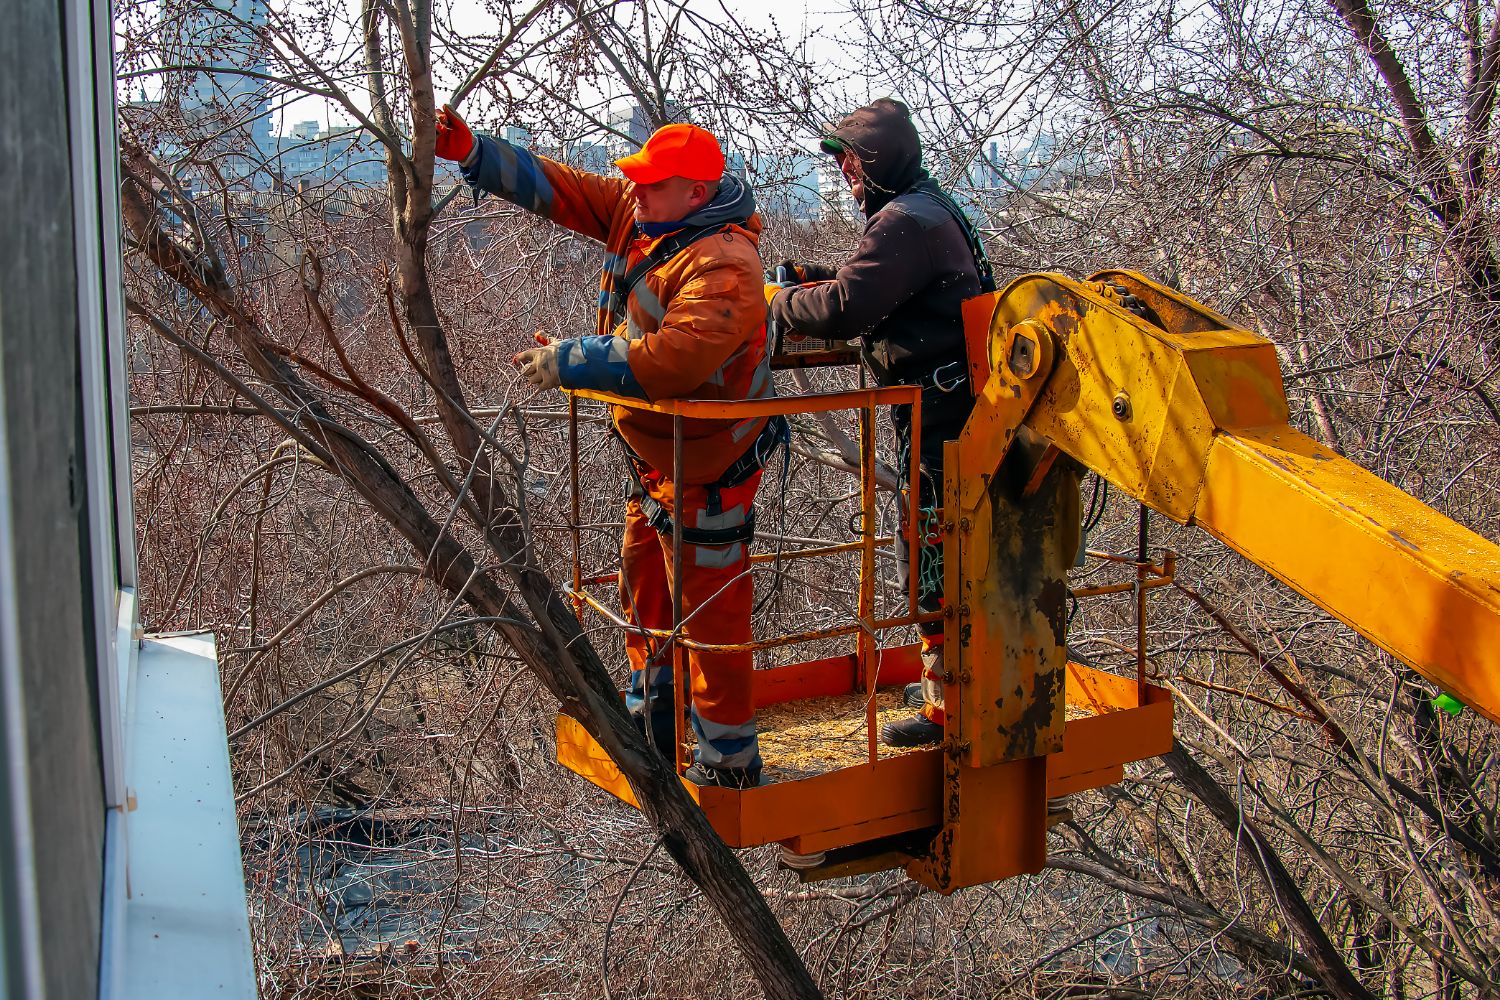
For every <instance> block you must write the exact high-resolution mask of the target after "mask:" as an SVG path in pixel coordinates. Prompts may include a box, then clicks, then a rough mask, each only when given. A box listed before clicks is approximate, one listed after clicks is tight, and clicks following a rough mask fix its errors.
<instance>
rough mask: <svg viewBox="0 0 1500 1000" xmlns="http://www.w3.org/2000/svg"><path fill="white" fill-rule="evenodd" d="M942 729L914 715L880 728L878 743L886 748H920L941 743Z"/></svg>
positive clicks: (926, 718) (920, 716)
mask: <svg viewBox="0 0 1500 1000" xmlns="http://www.w3.org/2000/svg"><path fill="white" fill-rule="evenodd" d="M942 740H943V727H942V726H940V725H938V724H937V723H936V722H933V721H932V720H931V719H929V718H928V717H927V716H925V715H914V716H912V717H911V718H910V719H903V720H901V721H900V722H887V723H886V724H885V725H883V726H881V727H880V742H882V743H884V744H885V745H886V746H888V747H922V746H927V745H928V744H930V743H941V742H942Z"/></svg>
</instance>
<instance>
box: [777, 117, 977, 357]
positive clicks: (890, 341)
mask: <svg viewBox="0 0 1500 1000" xmlns="http://www.w3.org/2000/svg"><path fill="white" fill-rule="evenodd" d="M840 145H842V147H843V148H844V149H845V150H847V151H848V152H850V153H852V154H853V155H855V156H858V157H859V160H860V164H861V166H862V167H863V171H864V181H865V196H864V203H863V204H862V205H861V206H860V207H861V208H862V209H863V210H864V213H865V217H866V219H867V221H866V223H865V231H864V235H863V237H862V238H861V239H860V241H859V247H858V248H857V249H856V250H855V252H854V256H853V257H851V258H850V259H849V260H848V261H847V262H846V263H845V264H844V265H843V266H842V267H840V268H839V269H838V271H837V273H836V275H835V276H834V279H833V280H832V281H829V282H825V283H822V284H815V285H807V286H803V287H798V288H789V289H787V290H786V291H784V292H781V293H780V294H779V295H777V297H776V299H775V300H774V301H773V303H772V305H771V312H772V315H773V316H775V318H776V319H777V320H779V321H781V322H782V323H784V324H786V325H787V326H790V327H791V328H793V329H795V330H798V331H800V332H802V333H805V334H808V335H810V336H814V337H826V338H830V339H835V340H852V339H854V338H855V337H859V338H861V343H862V345H863V353H864V356H865V361H866V363H867V364H869V366H870V369H871V371H872V372H874V374H875V377H876V380H877V381H878V382H880V383H881V384H882V385H895V384H899V383H908V384H910V383H918V382H921V381H923V380H924V379H925V378H928V377H930V376H931V375H932V373H933V371H934V370H935V369H938V368H942V367H944V366H946V365H948V364H949V363H950V362H958V363H959V367H958V369H957V371H958V372H962V371H964V370H965V369H964V367H963V362H964V338H963V320H962V317H961V315H960V308H959V307H960V304H961V303H962V302H963V300H964V299H966V298H969V297H971V296H974V295H978V294H979V291H980V278H979V268H978V266H977V264H976V263H975V256H974V251H973V249H972V247H971V244H970V233H969V232H968V231H966V230H965V227H964V226H963V225H962V224H961V223H960V222H959V220H958V216H957V215H956V214H955V212H956V211H957V207H956V206H954V205H953V204H952V201H951V199H949V198H948V197H947V195H946V194H944V193H943V191H942V189H941V188H939V187H938V185H937V183H936V182H935V181H933V180H932V179H931V178H930V177H929V176H928V175H927V171H926V170H924V169H922V146H921V142H920V141H919V140H918V138H917V131H916V128H915V127H914V126H913V125H912V121H911V113H910V111H909V110H908V109H907V107H906V105H904V104H902V103H901V102H900V101H896V100H891V99H890V98H882V99H881V100H878V101H876V102H874V103H873V104H870V105H868V106H866V107H863V108H860V109H859V110H857V111H855V112H854V113H853V114H851V115H849V117H847V118H845V119H844V120H843V121H841V122H839V123H838V125H837V126H835V127H834V129H833V130H832V132H831V133H830V136H829V139H826V140H825V141H824V149H825V150H828V151H830V152H832V151H833V150H835V149H837V148H839V146H840Z"/></svg>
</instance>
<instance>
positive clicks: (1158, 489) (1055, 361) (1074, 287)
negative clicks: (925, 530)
mask: <svg viewBox="0 0 1500 1000" xmlns="http://www.w3.org/2000/svg"><path fill="white" fill-rule="evenodd" d="M1111 286H1114V287H1113V288H1112V287H1111ZM1116 289H1123V290H1124V291H1125V292H1128V293H1129V294H1130V295H1133V296H1135V297H1136V298H1137V299H1138V300H1139V301H1140V302H1141V303H1144V305H1145V306H1146V307H1148V309H1146V310H1140V311H1141V312H1144V313H1145V314H1146V315H1152V314H1154V316H1153V318H1159V319H1160V320H1161V324H1160V325H1157V324H1156V323H1154V322H1150V321H1148V320H1146V319H1143V318H1142V317H1141V316H1140V315H1137V314H1136V312H1135V311H1132V310H1131V309H1127V308H1126V307H1125V305H1124V299H1123V297H1122V296H1121V295H1120V294H1119V292H1118V291H1116ZM968 308H969V310H970V312H969V319H970V321H971V322H970V324H969V328H970V329H969V332H970V346H971V366H972V367H973V369H974V372H975V375H976V384H982V385H983V388H982V391H980V393H979V404H978V407H977V408H976V413H975V416H974V418H972V419H971V420H970V422H969V425H968V427H967V428H966V429H965V431H964V434H963V436H962V438H961V439H960V440H959V442H958V443H957V448H958V460H959V463H960V466H961V467H962V469H963V470H964V473H963V475H961V476H960V477H958V482H957V483H956V484H955V487H954V488H955V489H956V491H957V493H958V494H959V495H958V496H957V497H955V499H958V500H959V511H958V519H959V520H960V521H962V520H963V519H965V518H967V519H971V520H972V519H974V518H976V517H979V516H980V514H981V508H983V507H986V506H987V505H988V496H987V492H988V491H989V489H990V478H991V477H990V475H986V474H985V473H991V474H993V472H994V470H997V469H998V468H999V467H1000V465H1001V462H1002V460H1004V459H1005V458H1006V456H1007V454H1008V453H1010V451H1011V450H1012V445H1013V443H1014V442H1015V441H1016V440H1017V439H1018V437H1022V436H1024V434H1023V433H1022V432H1020V431H1019V430H1018V428H1020V427H1022V426H1024V427H1025V428H1028V429H1029V430H1030V431H1032V432H1035V434H1036V435H1037V436H1038V437H1039V438H1041V439H1042V440H1044V441H1045V442H1048V443H1050V444H1052V445H1055V446H1056V448H1057V449H1059V450H1060V451H1061V452H1063V453H1066V454H1068V455H1070V456H1072V457H1073V458H1075V459H1077V460H1078V461H1079V462H1080V463H1082V464H1083V465H1085V466H1087V467H1088V468H1090V469H1093V470H1094V471H1095V472H1097V473H1098V474H1099V475H1101V476H1103V477H1104V478H1105V479H1107V480H1108V481H1109V482H1110V483H1112V484H1114V486H1115V487H1117V488H1118V489H1120V490H1122V491H1124V492H1125V493H1128V494H1129V495H1130V496H1132V497H1135V498H1137V499H1139V500H1140V501H1141V502H1142V503H1144V504H1146V505H1147V506H1148V507H1150V508H1151V509H1153V510H1155V511H1158V512H1159V513H1161V514H1164V515H1166V516H1167V517H1170V518H1172V519H1173V520H1174V521H1178V522H1180V523H1183V524H1196V525H1198V526H1200V527H1202V528H1203V529H1204V530H1206V531H1208V532H1209V533H1210V534H1212V535H1214V536H1215V537H1217V538H1219V539H1220V540H1222V541H1223V542H1224V543H1225V544H1227V545H1229V546H1230V547H1231V548H1233V549H1235V550H1236V551H1238V552H1240V553H1241V554H1242V555H1244V556H1245V557H1246V558H1248V559H1250V560H1251V561H1252V562H1255V563H1256V564H1258V565H1260V566H1262V567H1264V568H1265V569H1266V570H1268V571H1269V572H1271V573H1272V574H1274V575H1275V576H1276V577H1277V578H1278V579H1280V580H1281V581H1283V582H1284V583H1286V584H1287V585H1288V586H1290V587H1292V588H1294V589H1296V590H1297V591H1299V592H1300V593H1302V594H1303V595H1304V596H1305V597H1307V598H1308V599H1309V600H1311V601H1313V602H1314V603H1315V604H1317V605H1318V606H1319V607H1322V608H1323V609H1325V610H1326V611H1328V612H1329V613H1330V614H1333V615H1335V616H1337V617H1338V618H1339V619H1340V620H1342V621H1343V622H1345V623H1346V624H1348V625H1349V626H1350V627H1351V628H1353V629H1354V630H1355V631H1357V632H1359V633H1360V634H1361V635H1363V636H1365V637H1366V638H1368V639H1369V640H1370V641H1371V642H1373V643H1375V644H1376V645H1378V646H1380V647H1381V648H1382V649H1384V650H1386V651H1387V652H1389V653H1390V654H1391V655H1393V656H1395V657H1397V658H1398V659H1400V660H1402V661H1403V662H1404V663H1406V664H1408V665H1410V666H1411V667H1412V668H1413V669H1414V670H1416V671H1417V672H1418V673H1420V674H1421V675H1422V676H1424V677H1426V678H1428V679H1429V680H1431V681H1432V682H1433V683H1434V684H1436V685H1438V686H1439V687H1440V688H1442V689H1443V690H1445V691H1448V692H1450V693H1451V694H1453V695H1454V696H1456V697H1457V698H1459V699H1460V700H1462V701H1463V702H1464V703H1465V704H1467V705H1469V706H1471V707H1472V708H1474V709H1475V710H1476V711H1478V712H1480V713H1481V714H1483V715H1484V716H1485V717H1486V718H1489V719H1490V720H1492V721H1496V722H1500V547H1497V546H1496V545H1494V544H1493V543H1491V542H1490V541H1488V540H1486V539H1484V538H1481V537H1480V536H1479V535H1476V534H1475V533H1473V532H1472V531H1469V530H1468V529H1467V528H1464V527H1462V526H1460V525H1458V524H1456V523H1454V522H1453V521H1451V520H1449V519H1448V518H1446V517H1444V516H1443V515H1441V514H1439V513H1437V512H1436V511H1434V510H1432V509H1431V508H1429V507H1427V506H1425V505H1424V504H1422V503H1421V502H1419V501H1418V500H1416V499H1415V498H1413V497H1412V496H1410V495H1409V494H1407V493H1404V492H1402V491H1401V490H1399V489H1397V488H1396V487H1394V486H1392V485H1390V484H1389V483H1387V482H1385V481H1384V480H1382V479H1380V478H1378V477H1377V476H1374V475H1372V474H1371V473H1369V472H1367V471H1365V470H1364V469H1361V468H1360V467H1359V466H1357V465H1355V464H1354V463H1352V462H1350V461H1348V460H1346V459H1344V458H1343V457H1341V456H1340V455H1338V454H1336V453H1335V452H1333V451H1331V450H1329V449H1328V448H1325V447H1323V446H1322V445H1320V444H1318V443H1317V442H1316V441H1313V440H1312V439H1311V438H1309V437H1307V436H1306V435H1304V434H1301V433H1299V432H1298V431H1296V430H1293V429H1292V427H1291V426H1289V425H1288V423H1287V412H1288V411H1287V404H1286V396H1285V392H1284V390H1283V388H1282V382H1281V371H1280V367H1279V365H1278V363H1277V359H1276V353H1275V350H1274V348H1273V347H1272V345H1271V343H1270V342H1269V341H1266V340H1264V339H1262V338H1260V337H1257V336H1255V335H1253V334H1251V333H1249V332H1248V331H1246V330H1243V329H1239V328H1237V327H1235V326H1234V325H1233V324H1231V323H1230V322H1229V321H1228V320H1226V319H1225V318H1224V317H1222V316H1219V315H1217V314H1215V313H1213V312H1211V311H1210V310H1208V309H1205V308H1204V307H1202V306H1201V305H1199V304H1197V303H1195V302H1193V301H1192V300H1190V299H1188V298H1186V297H1184V296H1182V295H1179V294H1178V293H1176V292H1173V291H1171V290H1170V289H1167V288H1164V287H1162V286H1160V285H1157V284H1155V283H1153V282H1150V281H1148V280H1147V279H1145V278H1143V277H1141V276H1140V275H1137V274H1133V273H1130V272H1126V271H1109V272H1103V273H1100V274H1097V275H1094V276H1093V278H1092V279H1091V280H1090V281H1089V282H1077V281H1073V280H1070V279H1068V278H1065V277H1063V276H1061V275H1055V274H1033V275H1027V276H1025V277H1022V278H1019V279H1017V280H1016V281H1014V282H1012V283H1011V284H1010V285H1009V286H1008V287H1006V288H1005V289H1004V291H1001V292H997V293H995V294H994V295H992V296H985V297H982V299H980V300H974V301H973V302H972V303H971V305H970V306H969V307H968ZM985 312H987V313H988V322H987V324H986V323H984V322H983V321H982V318H983V315H984V313H985ZM974 320H980V322H979V323H977V324H976V323H975V322H974ZM976 326H977V330H976ZM976 333H977V334H978V336H976ZM981 345H982V350H981V351H976V350H974V348H975V347H980V346H981ZM976 472H978V473H979V474H977V475H976V474H974V473H976ZM950 509H951V508H950ZM949 520H953V518H952V517H951V516H950V518H949ZM956 582H957V581H956ZM990 759H991V760H993V759H996V758H995V757H990ZM979 762H980V761H979V760H978V759H976V760H975V763H979Z"/></svg>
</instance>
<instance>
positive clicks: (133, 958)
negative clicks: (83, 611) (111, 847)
mask: <svg viewBox="0 0 1500 1000" xmlns="http://www.w3.org/2000/svg"><path fill="white" fill-rule="evenodd" d="M138 656H139V658H138V660H137V666H136V673H135V678H134V684H133V685H132V686H131V690H130V698H129V704H128V709H127V715H126V721H125V736H126V741H127V751H126V765H125V768H126V769H125V773H126V786H127V787H128V788H129V789H130V792H131V794H132V796H133V798H134V805H135V808H134V810H133V811H131V812H130V813H129V814H128V818H127V823H126V826H127V828H128V831H129V833H128V841H129V844H128V847H127V848H126V850H127V852H128V854H127V856H128V862H127V869H126V882H127V888H126V892H127V893H128V896H127V898H126V900H125V904H124V925H125V926H124V935H123V941H122V944H123V955H121V956H119V957H120V958H122V959H123V966H124V968H123V969H122V970H118V971H119V972H120V973H121V976H120V979H119V980H118V981H119V982H120V983H121V986H122V989H121V992H120V996H122V997H126V998H131V1000H135V998H140V1000H146V998H152V1000H158V998H165V997H215V998H240V997H254V996H255V995H256V988H255V963H254V959H253V956H252V954H251V948H250V919H249V913H248V910H247V908H246V905H245V882H244V870H243V867H242V864H241V861H240V839H239V825H238V823H237V822H236V820H235V813H234V785H233V782H232V780H231V778H230V774H229V747H228V744H227V743H226V742H225V737H224V708H223V703H222V701H221V699H220V693H219V666H218V657H217V654H216V652H215V649H214V638H213V635H212V633H197V634H190V635H169V636H156V637H148V638H146V639H144V640H142V641H141V644H140V652H139V654H138Z"/></svg>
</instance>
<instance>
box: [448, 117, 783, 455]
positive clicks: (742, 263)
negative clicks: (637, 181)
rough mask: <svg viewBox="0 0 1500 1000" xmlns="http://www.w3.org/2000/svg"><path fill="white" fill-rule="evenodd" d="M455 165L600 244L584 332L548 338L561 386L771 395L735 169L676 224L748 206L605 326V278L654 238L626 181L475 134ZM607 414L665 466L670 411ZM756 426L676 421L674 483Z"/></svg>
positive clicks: (644, 286) (648, 283) (643, 287)
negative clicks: (588, 328)
mask: <svg viewBox="0 0 1500 1000" xmlns="http://www.w3.org/2000/svg"><path fill="white" fill-rule="evenodd" d="M463 172H464V177H465V179H466V180H468V181H469V183H470V184H472V185H474V186H475V187H476V188H480V189H483V190H485V191H489V192H490V193H492V194H496V195H499V196H500V197H502V198H505V199H506V200H508V201H511V202H513V203H515V204H517V205H519V206H520V207H522V208H524V209H526V210H528V211H530V212H535V213H536V214H538V215H541V216H543V217H545V218H547V219H550V220H551V221H553V222H555V223H557V224H558V225H560V226H564V227H566V228H567V229H571V230H572V231H574V232H576V233H578V234H580V235H582V236H587V237H589V238H591V239H595V240H598V241H599V242H601V243H603V244H604V251H605V253H604V267H603V273H602V275H601V278H600V291H599V310H598V316H597V319H596V323H595V334H594V335H593V336H588V337H581V338H578V339H575V340H565V341H563V342H562V343H561V345H560V346H559V350H558V370H559V374H560V375H561V378H562V384H563V385H564V386H566V387H567V388H570V389H601V390H604V391H606V392H613V393H617V394H620V395H627V396H637V397H640V398H643V399H647V400H652V401H656V400H662V399H759V398H767V397H769V396H771V395H773V394H774V390H773V388H772V385H771V371H770V365H769V362H768V360H767V357H766V337H765V316H766V305H765V299H764V297H763V295H764V292H763V289H764V280H763V277H762V270H761V262H760V256H759V253H758V251H757V243H758V241H759V237H760V229H761V224H760V216H759V215H758V214H756V213H755V212H754V202H753V199H751V198H749V196H748V192H747V191H746V190H745V189H744V188H743V186H742V185H741V183H740V182H739V180H738V179H736V178H734V177H732V176H731V175H725V178H724V181H723V183H722V185H721V189H720V194H719V196H718V197H716V198H715V199H714V201H713V202H711V203H710V204H709V205H708V206H705V208H704V209H703V210H702V211H700V212H699V213H698V214H697V215H695V216H693V217H692V218H689V219H687V220H684V224H685V225H689V226H696V225H704V224H712V223H715V222H717V221H719V218H720V217H721V216H722V214H723V212H722V207H723V204H724V203H727V202H733V203H734V204H736V205H748V210H747V211H744V212H743V213H742V214H741V215H740V218H739V221H737V222H736V221H727V222H724V224H723V225H722V227H721V228H720V229H719V230H718V231H716V232H712V233H710V234H709V235H707V236H705V237H703V238H702V239H700V240H698V241H696V242H694V243H693V244H691V245H690V246H688V247H687V248H685V249H684V250H682V251H681V252H680V253H678V254H677V255H676V256H674V257H672V258H671V259H669V260H667V261H666V262H664V263H663V264H661V265H660V266H658V267H656V268H655V269H654V270H652V271H651V272H649V273H648V274H647V275H646V276H645V277H644V278H643V279H641V281H639V282H638V283H637V284H636V285H635V287H634V289H632V291H631V294H630V297H629V299H628V300H627V302H626V305H625V314H624V318H623V320H622V321H621V322H619V323H618V325H613V324H612V322H611V315H610V311H609V299H610V295H611V293H612V292H613V290H614V289H615V287H616V283H617V282H619V281H620V279H621V278H622V277H623V276H624V275H625V274H626V273H628V272H629V271H630V269H631V268H633V267H634V266H635V265H636V263H637V262H639V261H640V260H642V259H643V258H644V257H645V256H646V255H647V254H648V253H650V251H651V250H652V248H653V247H655V246H656V243H657V241H656V240H655V239H652V238H648V237H645V236H642V235H640V233H639V231H638V230H637V229H636V226H635V221H634V217H633V216H634V208H635V206H634V202H633V200H632V199H631V198H630V197H629V191H630V184H629V182H628V181H626V180H624V179H623V178H614V177H603V176H600V175H598V174H592V173H588V172H586V171H582V170H576V169H574V168H572V167H569V166H566V165H565V164H562V163H558V162H556V161H555V160H550V159H548V158H546V157H544V156H539V155H537V154H534V153H532V152H530V151H528V150H525V149H522V148H520V147H517V146H513V145H511V144H510V143H508V142H505V141H504V140H497V139H492V138H490V137H488V136H480V137H478V142H477V144H476V147H475V152H474V154H472V155H471V157H470V159H469V160H468V161H467V162H466V163H465V164H464V167H463ZM716 206H718V207H719V209H720V211H719V214H718V215H716V214H715V209H716ZM612 325H613V328H612V329H611V326H612ZM614 418H615V425H616V426H617V427H618V428H619V431H620V434H621V436H622V437H624V439H625V442H626V444H628V445H629V446H630V447H631V448H632V449H633V450H634V451H635V453H636V454H637V455H639V456H640V457H641V458H642V459H643V460H644V461H645V462H646V463H647V464H649V465H651V466H652V467H653V468H656V469H660V470H662V471H663V472H665V473H667V474H669V475H670V473H671V469H672V418H671V417H669V416H666V415H663V414H659V413H650V412H645V411H641V410H630V409H627V408H625V407H615V408H614ZM764 424H765V419H764V418H750V419H746V420H688V421H684V426H683V476H682V479H683V481H684V482H685V483H708V482H712V481H714V480H715V479H717V478H718V477H719V475H720V474H721V473H722V472H723V471H724V470H725V469H726V468H727V467H728V466H729V465H730V463H732V462H733V461H734V460H735V459H737V458H739V457H740V455H742V454H743V453H744V452H745V450H746V449H747V448H749V447H750V446H751V444H752V443H753V442H754V441H755V437H756V435H757V434H758V433H759V432H760V430H761V428H762V427H763V426H764Z"/></svg>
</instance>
